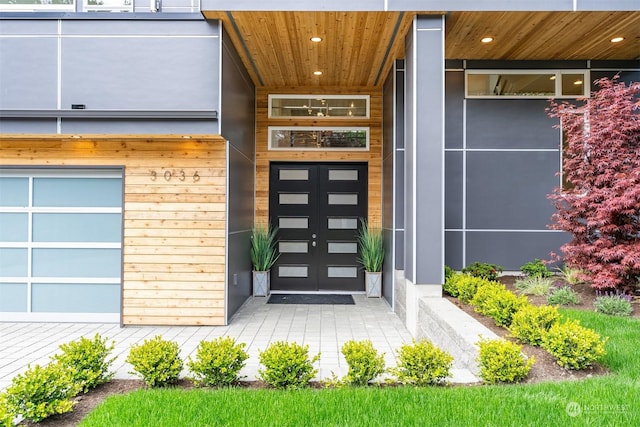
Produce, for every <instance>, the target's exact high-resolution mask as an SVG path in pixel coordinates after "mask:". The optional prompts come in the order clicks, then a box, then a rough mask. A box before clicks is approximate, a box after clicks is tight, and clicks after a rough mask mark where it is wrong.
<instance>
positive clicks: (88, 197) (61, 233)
mask: <svg viewBox="0 0 640 427" xmlns="http://www.w3.org/2000/svg"><path fill="white" fill-rule="evenodd" d="M122 176H123V173H122V170H121V169H120V170H113V169H109V170H106V169H102V170H79V169H44V170H25V169H0V320H3V321H93V322H96V321H99V322H119V320H120V306H121V304H120V298H121V281H122V272H121V271H122V199H123V191H122Z"/></svg>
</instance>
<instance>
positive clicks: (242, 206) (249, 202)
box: [227, 146, 253, 256]
mask: <svg viewBox="0 0 640 427" xmlns="http://www.w3.org/2000/svg"><path fill="white" fill-rule="evenodd" d="M228 156H229V170H228V180H229V197H228V205H227V209H228V212H229V218H228V219H227V221H228V222H227V227H228V229H229V233H233V232H236V231H242V230H250V229H251V226H252V225H253V162H252V160H250V159H248V158H247V157H246V156H245V155H244V154H243V153H241V152H240V151H238V150H237V149H236V148H235V147H234V146H230V148H229V153H228ZM246 255H247V256H248V255H249V253H247V254H246Z"/></svg>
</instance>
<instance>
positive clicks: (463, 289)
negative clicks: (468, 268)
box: [456, 274, 497, 304]
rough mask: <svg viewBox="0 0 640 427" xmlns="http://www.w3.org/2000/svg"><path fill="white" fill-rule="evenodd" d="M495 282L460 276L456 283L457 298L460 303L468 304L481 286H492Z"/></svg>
mask: <svg viewBox="0 0 640 427" xmlns="http://www.w3.org/2000/svg"><path fill="white" fill-rule="evenodd" d="M494 283H497V282H492V281H490V280H487V279H483V278H481V277H473V276H469V275H467V274H462V275H461V277H460V278H459V279H458V281H457V284H456V286H457V288H458V298H459V299H460V301H462V302H464V303H466V304H469V303H470V302H471V300H472V299H473V297H474V296H475V295H476V292H478V289H480V288H481V287H483V286H487V285H492V284H494Z"/></svg>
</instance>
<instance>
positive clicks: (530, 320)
mask: <svg viewBox="0 0 640 427" xmlns="http://www.w3.org/2000/svg"><path fill="white" fill-rule="evenodd" d="M559 320H560V313H559V312H558V308H557V307H551V306H548V305H541V306H539V307H536V306H535V305H527V306H525V307H522V308H521V309H520V310H518V312H516V313H515V314H514V315H513V318H512V319H511V326H509V331H511V333H512V334H513V336H514V337H516V338H518V339H519V340H520V341H522V342H523V343H527V344H531V345H536V346H539V345H540V344H541V343H542V336H543V335H544V334H546V333H547V331H548V330H549V328H551V326H553V325H555V324H556V323H558V321H559Z"/></svg>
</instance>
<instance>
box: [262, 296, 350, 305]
mask: <svg viewBox="0 0 640 427" xmlns="http://www.w3.org/2000/svg"><path fill="white" fill-rule="evenodd" d="M267 304H332V305H347V304H355V302H354V301H353V297H352V296H351V295H344V294H271V296H270V297H269V301H267Z"/></svg>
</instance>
